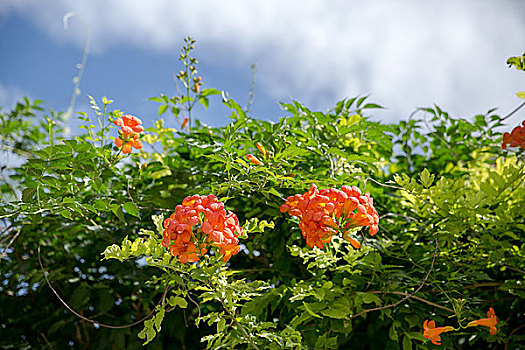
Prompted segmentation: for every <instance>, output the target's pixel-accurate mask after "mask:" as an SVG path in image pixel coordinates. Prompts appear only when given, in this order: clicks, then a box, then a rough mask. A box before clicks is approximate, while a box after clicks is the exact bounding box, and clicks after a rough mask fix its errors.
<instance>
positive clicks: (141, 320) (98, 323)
mask: <svg viewBox="0 0 525 350" xmlns="http://www.w3.org/2000/svg"><path fill="white" fill-rule="evenodd" d="M38 263H39V264H40V269H41V270H42V273H43V274H44V278H45V279H46V283H47V285H48V286H49V288H51V290H52V291H53V293H55V295H56V297H57V298H58V300H60V302H61V303H62V305H64V306H65V307H66V309H68V310H69V311H71V312H72V313H73V314H74V315H75V316H77V317H79V318H81V319H82V320H84V321H87V322H89V323H92V324H97V325H99V326H100V327H104V328H111V329H122V328H129V327H132V326H135V325H137V324H139V323H141V322H143V321H144V320H146V319H147V318H148V317H150V316H151V315H153V312H155V308H156V307H157V306H158V305H161V304H164V302H165V300H166V294H167V293H168V290H169V288H168V284H166V286H165V287H164V293H163V294H162V297H161V299H160V301H159V302H158V303H157V305H155V307H154V308H153V309H152V310H151V311H150V312H149V313H148V314H147V315H146V316H144V317H143V318H141V319H140V320H138V321H135V322H133V323H130V324H126V325H122V326H113V325H109V324H104V323H100V322H98V321H96V320H92V319H90V318H87V317H84V316H82V315H81V314H80V313H78V312H76V311H75V310H73V309H72V308H71V306H69V305H68V304H67V303H66V302H65V301H64V299H62V298H61V297H60V295H59V294H58V292H57V291H56V290H55V288H53V286H52V285H51V282H50V281H49V278H48V277H47V271H46V270H45V269H44V265H43V264H42V259H41V257H40V245H39V246H38Z"/></svg>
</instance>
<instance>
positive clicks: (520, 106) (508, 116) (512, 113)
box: [501, 102, 525, 121]
mask: <svg viewBox="0 0 525 350" xmlns="http://www.w3.org/2000/svg"><path fill="white" fill-rule="evenodd" d="M523 106H525V102H523V103H522V104H520V105H519V106H518V107H516V108H515V109H514V110H513V111H512V112H510V113H509V114H507V115H506V116H505V117H503V118H502V119H501V121H504V120H505V119H508V118H510V117H512V116H513V115H514V113H516V112H517V111H519V110H520V109H522V108H523Z"/></svg>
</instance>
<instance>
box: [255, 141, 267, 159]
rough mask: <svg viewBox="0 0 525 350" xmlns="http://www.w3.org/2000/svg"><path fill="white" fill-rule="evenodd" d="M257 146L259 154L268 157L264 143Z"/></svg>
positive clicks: (258, 143)
mask: <svg viewBox="0 0 525 350" xmlns="http://www.w3.org/2000/svg"><path fill="white" fill-rule="evenodd" d="M255 146H257V149H258V150H259V152H261V154H262V155H263V156H266V150H265V149H264V146H263V145H262V143H260V142H257V143H256V144H255Z"/></svg>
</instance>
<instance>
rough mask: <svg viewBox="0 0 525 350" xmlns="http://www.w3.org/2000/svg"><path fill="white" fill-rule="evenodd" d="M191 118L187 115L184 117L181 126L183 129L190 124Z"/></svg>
mask: <svg viewBox="0 0 525 350" xmlns="http://www.w3.org/2000/svg"><path fill="white" fill-rule="evenodd" d="M189 120H190V118H188V117H186V118H184V120H183V121H182V125H181V126H180V128H181V129H184V127H185V126H186V124H188V121H189Z"/></svg>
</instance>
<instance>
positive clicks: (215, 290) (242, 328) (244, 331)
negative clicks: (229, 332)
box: [208, 281, 260, 350]
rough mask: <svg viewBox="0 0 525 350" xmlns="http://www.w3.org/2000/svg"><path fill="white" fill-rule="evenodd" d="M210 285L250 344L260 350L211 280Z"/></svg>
mask: <svg viewBox="0 0 525 350" xmlns="http://www.w3.org/2000/svg"><path fill="white" fill-rule="evenodd" d="M208 286H209V287H210V288H211V289H213V291H214V292H215V294H216V295H217V300H219V302H220V303H221V305H222V308H223V309H224V311H226V313H227V314H228V316H229V317H230V318H231V319H232V321H233V322H235V324H236V325H237V327H239V329H240V330H241V331H242V333H243V334H244V336H245V337H246V339H247V340H248V341H249V342H250V345H251V346H252V347H253V348H254V349H256V350H260V349H259V347H257V345H255V343H254V342H253V340H252V337H251V336H250V335H249V334H248V332H246V330H245V329H244V327H243V326H242V325H241V324H240V323H239V321H237V318H236V317H235V316H234V315H232V313H231V312H230V310H229V309H228V307H227V306H226V303H225V302H224V300H223V299H222V298H221V297H219V296H218V292H217V289H216V288H215V286H214V285H213V283H212V282H211V281H208Z"/></svg>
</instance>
